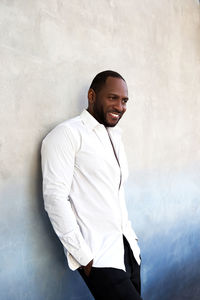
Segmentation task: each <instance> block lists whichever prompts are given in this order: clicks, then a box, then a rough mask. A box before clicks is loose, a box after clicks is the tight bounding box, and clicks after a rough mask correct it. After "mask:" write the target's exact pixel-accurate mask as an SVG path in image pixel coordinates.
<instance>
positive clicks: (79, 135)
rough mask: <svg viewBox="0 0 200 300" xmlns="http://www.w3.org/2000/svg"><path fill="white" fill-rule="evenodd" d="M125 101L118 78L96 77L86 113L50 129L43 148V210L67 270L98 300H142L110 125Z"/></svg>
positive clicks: (123, 172)
mask: <svg viewBox="0 0 200 300" xmlns="http://www.w3.org/2000/svg"><path fill="white" fill-rule="evenodd" d="M127 101H128V89H127V85H126V82H125V80H124V79H123V77H122V76H121V75H120V74H118V73H116V72H113V71H104V72H101V73H99V74H97V75H96V77H95V78H94V79H93V81H92V84H91V86H90V89H89V91H88V108H87V110H84V111H83V112H82V113H81V115H80V116H78V117H75V118H73V119H70V120H68V121H65V122H63V123H61V124H60V125H58V126H57V127H56V128H54V130H52V131H51V132H50V133H49V134H48V135H47V136H46V138H45V139H44V141H43V144H42V171H43V194H44V201H45V209H46V211H47V212H48V215H49V218H50V220H51V222H52V225H53V227H54V230H55V232H56V233H57V235H58V237H59V239H60V240H61V242H62V244H63V246H64V250H65V253H66V255H67V258H68V263H69V267H70V268H71V269H72V270H75V269H78V271H79V273H80V274H81V276H82V278H83V279H84V281H85V282H86V284H87V286H88V287H89V289H90V291H91V293H92V294H93V296H94V298H95V299H98V300H112V299H114V300H117V299H122V300H138V299H140V300H141V297H140V250H139V247H138V244H137V237H136V234H135V233H134V231H133V229H132V228H131V224H130V221H129V220H128V214H127V209H126V204H125V199H124V190H123V185H124V182H125V180H126V178H127V164H126V157H125V153H124V149H123V145H122V142H121V138H120V129H119V128H118V126H116V125H117V123H118V122H119V120H120V119H121V117H122V116H123V114H124V113H125V111H126V105H127Z"/></svg>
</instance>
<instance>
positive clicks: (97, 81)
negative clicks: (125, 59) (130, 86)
mask: <svg viewBox="0 0 200 300" xmlns="http://www.w3.org/2000/svg"><path fill="white" fill-rule="evenodd" d="M108 77H114V78H120V79H122V80H124V78H123V77H122V76H121V75H120V74H119V73H117V72H115V71H111V70H107V71H103V72H100V73H98V74H97V75H96V76H95V77H94V79H93V80H92V83H91V85H90V89H93V90H94V91H95V93H98V92H99V91H100V90H101V88H102V87H103V85H104V84H105V82H106V79H107V78H108ZM124 81H125V80H124ZM125 82H126V81H125Z"/></svg>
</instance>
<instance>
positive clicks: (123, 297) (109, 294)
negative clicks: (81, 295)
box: [78, 236, 142, 300]
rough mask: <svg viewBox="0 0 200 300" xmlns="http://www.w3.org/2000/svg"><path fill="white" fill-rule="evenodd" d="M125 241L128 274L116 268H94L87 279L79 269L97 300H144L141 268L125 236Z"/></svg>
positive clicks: (125, 260)
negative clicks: (142, 296)
mask: <svg viewBox="0 0 200 300" xmlns="http://www.w3.org/2000/svg"><path fill="white" fill-rule="evenodd" d="M123 240H124V263H125V267H126V272H124V271H123V270H121V269H116V268H96V267H92V269H91V272H90V275H89V277H87V276H86V275H85V273H84V271H83V269H80V268H79V269H78V271H79V273H80V275H81V276H82V278H83V279H84V281H85V283H86V284H87V286H88V288H89V289H90V291H91V293H92V295H93V296H94V298H95V299H96V300H142V298H141V296H140V295H141V282H140V266H139V265H138V263H137V262H136V260H135V258H134V255H133V252H132V250H131V248H130V245H129V243H128V241H127V239H126V238H125V237H124V236H123Z"/></svg>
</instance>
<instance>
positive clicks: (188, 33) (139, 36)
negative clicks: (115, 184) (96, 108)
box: [0, 0, 200, 300]
mask: <svg viewBox="0 0 200 300" xmlns="http://www.w3.org/2000/svg"><path fill="white" fill-rule="evenodd" d="M199 33H200V6H199V1H197V0H161V1H158V0H152V1H147V0H144V1H141V0H134V1H130V0H123V1H122V0H119V1H115V0H110V1H108V0H107V1H106V0H101V1H100V0H97V1H92V0H84V1H77V0H72V1H64V0H34V1H33V0H29V1H26V0H1V1H0V58H1V59H0V89H1V93H0V99H1V100H0V128H1V134H0V204H1V207H0V236H1V244H0V258H1V259H0V299H2V300H25V299H28V300H44V299H45V300H48V299H49V300H55V299H56V300H64V299H65V300H66V299H67V300H72V299H81V300H88V299H92V297H91V296H90V294H89V292H88V290H87V288H86V287H85V285H84V284H83V283H82V281H81V279H80V278H79V276H78V274H77V273H76V272H72V271H70V270H69V269H68V267H67V264H66V260H65V257H64V254H63V251H62V246H61V244H60V242H59V241H58V239H57V238H56V236H55V234H54V232H53V230H52V228H51V225H50V223H49V220H48V217H47V215H46V213H45V212H44V209H43V200H42V191H41V171H40V144H41V140H42V138H43V137H44V136H45V135H46V134H47V133H48V132H49V130H50V129H52V128H53V127H54V126H55V125H56V124H58V123H59V122H61V121H63V120H65V119H67V118H70V117H72V116H75V115H76V114H79V113H80V112H81V111H82V109H83V108H84V107H85V106H86V103H87V99H86V92H87V88H88V85H89V84H90V81H91V80H92V79H93V77H94V76H95V75H96V73H98V72H99V71H102V70H105V69H114V70H116V71H119V72H120V73H121V74H122V75H123V76H124V77H125V78H126V80H127V83H128V86H129V95H130V101H129V104H128V111H127V113H126V115H125V116H124V119H123V120H122V121H121V127H122V128H123V130H124V142H125V147H126V150H127V155H128V160H129V166H130V178H129V181H128V183H127V187H126V195H127V205H128V209H129V215H130V218H131V220H132V224H133V227H134V228H135V230H136V232H137V234H138V235H139V237H140V239H139V243H140V246H141V251H142V257H143V263H142V285H143V288H142V293H143V296H144V299H145V300H158V299H159V300H160V299H162V300H174V299H176V300H179V299H181V300H182V299H189V300H197V299H200V288H199V278H200V271H199V263H200V250H199V242H200V233H199V232H200V230H199V229H200V226H199V217H200V205H199V201H200V188H199V180H200V171H199V167H200V150H199V149H200V148H199V144H200V118H199V113H200V92H199V90H200V34H199Z"/></svg>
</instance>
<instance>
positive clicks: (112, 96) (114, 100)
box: [88, 71, 128, 127]
mask: <svg viewBox="0 0 200 300" xmlns="http://www.w3.org/2000/svg"><path fill="white" fill-rule="evenodd" d="M127 101H128V88H127V85H126V82H125V80H124V78H123V77H122V76H121V75H120V74H119V73H117V72H114V71H104V72H101V73H99V74H97V75H96V76H95V78H94V79H93V81H92V83H91V86H90V89H89V91H88V111H89V112H90V113H91V115H92V116H93V117H94V118H95V119H96V120H97V121H98V122H99V123H101V124H103V125H104V126H106V127H114V126H115V125H116V124H117V123H118V121H119V120H120V118H121V117H122V115H123V114H124V113H125V111H126V102H127Z"/></svg>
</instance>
